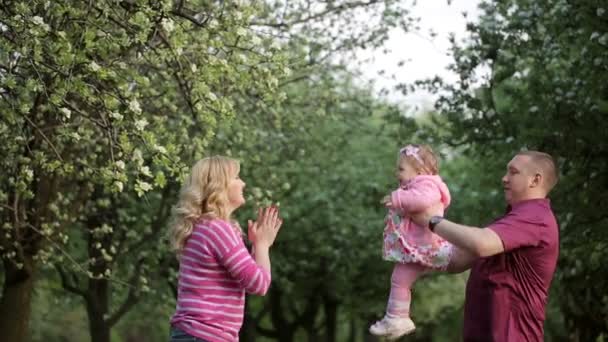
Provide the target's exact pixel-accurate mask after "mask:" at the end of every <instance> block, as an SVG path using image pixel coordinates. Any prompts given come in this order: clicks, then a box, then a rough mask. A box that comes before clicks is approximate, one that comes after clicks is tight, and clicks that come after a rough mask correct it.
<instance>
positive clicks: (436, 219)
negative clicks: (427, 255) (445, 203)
mask: <svg viewBox="0 0 608 342" xmlns="http://www.w3.org/2000/svg"><path fill="white" fill-rule="evenodd" d="M442 220H443V216H433V217H431V219H430V220H429V229H430V230H431V231H432V232H434V231H435V226H436V225H437V224H438V223H439V222H441V221H442Z"/></svg>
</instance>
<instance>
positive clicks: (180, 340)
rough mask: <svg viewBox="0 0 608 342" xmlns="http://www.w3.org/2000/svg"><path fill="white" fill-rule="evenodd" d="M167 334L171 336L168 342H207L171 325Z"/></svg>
mask: <svg viewBox="0 0 608 342" xmlns="http://www.w3.org/2000/svg"><path fill="white" fill-rule="evenodd" d="M169 336H170V338H171V339H170V340H169V342H207V341H205V340H203V339H202V338H198V337H194V336H192V335H189V334H187V333H186V332H185V331H183V330H181V329H179V328H176V327H171V330H170V332H169Z"/></svg>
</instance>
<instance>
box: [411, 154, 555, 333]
mask: <svg viewBox="0 0 608 342" xmlns="http://www.w3.org/2000/svg"><path fill="white" fill-rule="evenodd" d="M557 175H558V172H557V167H556V164H555V161H554V160H553V158H552V157H551V156H550V155H548V154H546V153H542V152H537V151H522V152H520V153H518V154H517V155H516V156H515V157H514V158H513V159H512V160H511V161H510V162H509V164H508V165H507V173H506V174H505V175H504V177H503V178H502V183H503V188H504V193H505V198H506V201H507V203H508V207H507V212H506V214H505V215H504V216H503V217H501V218H499V219H498V220H496V221H495V222H494V223H492V224H491V225H490V226H488V227H487V228H486V229H479V228H475V227H468V226H464V225H460V224H457V223H454V222H450V221H448V220H446V219H444V218H442V217H440V216H432V212H431V211H429V212H425V213H421V214H418V215H414V217H413V219H414V221H416V222H417V223H418V224H420V225H425V224H428V225H429V229H431V230H432V231H434V232H435V233H436V234H437V235H439V236H441V237H443V238H444V239H446V240H448V241H449V242H451V243H452V244H454V245H455V246H456V248H455V251H454V255H453V258H452V262H451V264H450V271H452V272H462V271H464V270H466V269H469V268H470V269H471V273H470V276H469V280H468V282H467V289H466V299H465V308H464V329H463V334H464V341H465V342H469V341H470V342H473V341H496V342H500V341H504V342H510V341H518V342H519V341H535V342H536V341H538V342H542V341H543V335H544V332H543V322H544V320H545V306H546V303H547V293H548V290H549V286H550V284H551V279H552V278H553V273H554V272H555V267H556V264H557V257H558V252H559V250H558V248H559V234H558V225H557V222H556V220H555V216H554V214H553V212H552V210H551V205H550V201H549V199H548V198H547V194H548V193H549V192H550V191H551V189H552V188H553V187H554V186H555V184H556V183H557V180H558V176H557Z"/></svg>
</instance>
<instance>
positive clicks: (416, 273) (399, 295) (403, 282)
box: [386, 263, 427, 317]
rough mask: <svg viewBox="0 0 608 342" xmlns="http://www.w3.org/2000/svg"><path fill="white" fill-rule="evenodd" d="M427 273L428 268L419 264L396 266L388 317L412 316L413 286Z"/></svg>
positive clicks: (392, 277)
mask: <svg viewBox="0 0 608 342" xmlns="http://www.w3.org/2000/svg"><path fill="white" fill-rule="evenodd" d="M426 271H427V268H426V267H424V266H421V265H418V264H399V263H397V264H395V267H394V268H393V275H392V276H391V294H390V296H389V298H388V306H387V308H386V315H387V316H389V317H409V316H410V301H411V288H412V285H414V282H415V281H416V279H418V277H420V276H421V275H422V274H423V273H424V272H426Z"/></svg>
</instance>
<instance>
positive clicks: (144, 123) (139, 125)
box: [135, 119, 148, 131]
mask: <svg viewBox="0 0 608 342" xmlns="http://www.w3.org/2000/svg"><path fill="white" fill-rule="evenodd" d="M146 126H148V120H146V119H141V120H137V121H135V128H137V130H138V131H143V130H144V128H146Z"/></svg>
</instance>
